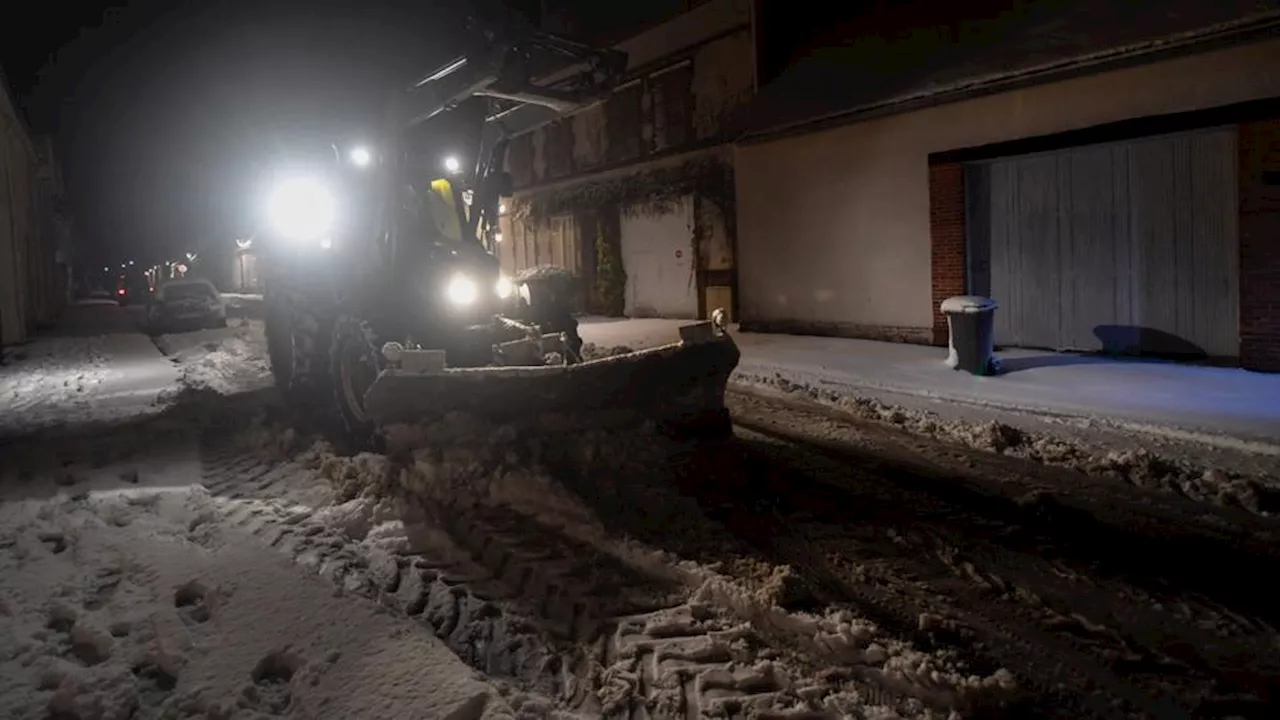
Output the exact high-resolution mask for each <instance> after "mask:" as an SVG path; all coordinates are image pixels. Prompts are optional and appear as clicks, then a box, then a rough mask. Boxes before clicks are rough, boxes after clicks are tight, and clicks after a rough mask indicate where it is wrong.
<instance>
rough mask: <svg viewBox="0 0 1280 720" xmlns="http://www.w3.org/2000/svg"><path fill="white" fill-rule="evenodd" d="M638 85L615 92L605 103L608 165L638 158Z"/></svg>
mask: <svg viewBox="0 0 1280 720" xmlns="http://www.w3.org/2000/svg"><path fill="white" fill-rule="evenodd" d="M640 89H641V86H640V83H635V84H634V85H631V86H629V87H626V88H624V89H622V90H619V91H617V92H616V93H614V94H613V97H611V98H609V100H608V101H606V102H605V114H606V116H607V117H606V120H605V127H606V133H607V136H608V137H607V140H606V142H607V144H608V159H609V162H610V163H616V162H625V161H627V160H634V159H636V158H638V157H640Z"/></svg>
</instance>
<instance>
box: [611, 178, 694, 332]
mask: <svg viewBox="0 0 1280 720" xmlns="http://www.w3.org/2000/svg"><path fill="white" fill-rule="evenodd" d="M621 225H622V267H623V269H624V270H626V273H627V297H626V308H625V312H626V314H627V316H628V317H669V318H693V317H696V316H697V314H698V283H697V279H696V278H695V277H694V266H693V203H691V202H689V200H688V198H685V199H684V200H683V201H681V202H680V203H678V204H677V205H676V206H675V207H674V208H673V209H672V212H669V213H665V214H662V215H636V216H634V217H628V216H627V215H626V214H625V213H624V214H623V217H622V223H621Z"/></svg>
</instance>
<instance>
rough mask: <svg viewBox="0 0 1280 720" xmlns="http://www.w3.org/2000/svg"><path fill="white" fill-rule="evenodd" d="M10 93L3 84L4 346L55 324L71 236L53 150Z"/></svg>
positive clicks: (0, 326)
mask: <svg viewBox="0 0 1280 720" xmlns="http://www.w3.org/2000/svg"><path fill="white" fill-rule="evenodd" d="M7 90H8V88H7V87H3V83H0V345H10V344H13V343H17V342H22V341H23V340H25V339H26V338H27V336H28V334H29V333H30V332H31V331H32V330H34V329H36V328H38V327H41V326H44V325H47V324H49V323H51V322H53V320H54V319H55V317H56V316H57V314H58V313H59V312H60V311H61V310H62V308H63V307H64V306H65V304H66V297H67V292H68V288H67V277H68V275H69V272H68V270H67V266H68V265H69V262H70V258H69V256H65V257H63V261H64V262H63V263H62V270H61V272H59V249H60V248H59V241H58V238H59V233H63V234H66V233H69V231H70V230H69V221H68V220H67V216H66V213H65V212H64V210H65V203H64V202H63V198H62V188H61V174H60V173H59V172H58V171H57V167H58V164H57V161H56V158H55V157H54V154H53V151H52V144H51V143H49V142H48V141H37V140H35V139H33V136H32V134H31V133H30V131H29V130H28V128H27V126H26V124H25V123H24V122H23V121H22V120H21V118H20V116H19V114H18V112H17V108H16V106H15V105H14V103H13V101H12V99H11V97H10V95H9V93H8V91H7ZM66 244H67V245H69V242H67V243H66Z"/></svg>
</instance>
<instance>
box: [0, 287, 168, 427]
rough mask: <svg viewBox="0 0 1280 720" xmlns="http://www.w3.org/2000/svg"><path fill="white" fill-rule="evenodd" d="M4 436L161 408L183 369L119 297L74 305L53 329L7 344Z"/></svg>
mask: <svg viewBox="0 0 1280 720" xmlns="http://www.w3.org/2000/svg"><path fill="white" fill-rule="evenodd" d="M3 352H4V365H3V366H0V437H5V436H12V435H14V434H21V433H25V432H29V431H33V430H38V429H41V428H45V427H49V426H52V425H65V424H69V423H80V422H91V421H98V420H112V419H116V418H123V417H130V416H137V415H139V414H145V413H147V412H150V411H155V410H159V409H160V407H159V406H158V402H157V401H158V399H159V397H160V394H161V393H163V392H164V391H165V390H168V389H171V388H173V387H175V386H176V384H177V381H178V369H177V368H175V367H174V366H173V363H171V362H169V361H168V360H167V359H166V358H165V357H164V356H163V355H162V354H161V353H160V351H159V350H157V349H156V346H155V344H154V343H152V342H151V340H150V339H149V338H148V337H147V336H146V335H143V334H142V333H141V332H140V331H139V330H138V329H137V327H136V325H135V324H134V322H133V321H132V320H131V319H130V317H129V316H128V314H127V313H126V311H125V310H124V309H123V308H121V307H119V306H118V305H116V304H114V303H109V304H108V303H95V304H83V305H73V306H71V307H69V308H67V311H66V313H65V314H64V315H63V317H62V318H61V320H60V321H59V323H58V326H57V328H55V329H54V330H53V331H52V332H50V333H47V334H45V335H41V336H38V337H35V338H33V339H32V340H31V341H30V342H27V343H24V344H22V345H18V346H14V347H8V348H5V349H4V350H3Z"/></svg>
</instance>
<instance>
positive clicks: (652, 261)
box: [498, 0, 754, 318]
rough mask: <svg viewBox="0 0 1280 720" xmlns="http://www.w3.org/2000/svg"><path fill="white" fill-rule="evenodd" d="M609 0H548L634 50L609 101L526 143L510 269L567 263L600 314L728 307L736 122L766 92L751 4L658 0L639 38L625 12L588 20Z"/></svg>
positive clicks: (513, 155)
mask: <svg viewBox="0 0 1280 720" xmlns="http://www.w3.org/2000/svg"><path fill="white" fill-rule="evenodd" d="M596 5H598V4H592V3H570V4H567V5H565V4H557V3H545V4H544V8H543V13H542V18H543V23H542V24H543V26H544V27H545V28H546V29H547V30H550V31H552V32H571V33H572V34H573V35H574V36H577V37H583V38H584V39H586V40H588V41H596V42H598V41H600V40H601V39H602V38H604V39H607V40H610V41H611V40H613V39H614V38H617V37H621V38H623V39H621V40H619V41H618V42H616V43H615V44H614V46H615V47H617V48H619V49H621V50H624V51H626V52H627V53H628V56H629V65H628V76H627V78H626V79H625V81H624V82H623V83H621V84H620V85H619V87H617V88H616V89H615V90H614V92H613V94H612V95H611V96H610V97H609V98H608V99H606V100H605V101H604V102H603V103H600V104H597V105H595V106H593V107H590V108H587V109H584V110H582V111H580V112H578V113H576V114H574V115H572V116H569V117H564V118H561V119H559V120H557V121H556V122H554V123H552V124H550V125H546V126H543V127H541V128H538V129H536V130H533V131H531V132H529V133H525V134H523V135H520V136H516V137H515V138H513V140H512V142H511V146H510V149H509V151H508V157H507V169H508V171H509V172H510V173H511V175H512V178H513V181H514V187H515V195H514V197H513V198H511V200H509V201H508V202H506V203H505V205H504V211H503V212H504V214H503V217H502V219H501V222H500V227H501V230H502V232H501V238H502V242H501V243H500V244H499V247H498V254H499V257H500V258H501V260H502V264H503V267H504V269H505V270H506V271H507V272H511V273H515V272H519V271H520V270H523V269H526V268H530V267H536V266H539V265H547V264H554V265H560V266H562V267H565V268H567V269H569V270H570V271H571V272H573V273H574V275H575V276H576V277H577V278H578V279H579V281H580V298H581V306H582V309H584V310H588V311H591V312H595V313H602V314H609V315H627V316H633V317H676V318H693V317H701V316H705V314H706V313H707V312H709V311H710V309H714V308H716V307H724V308H725V309H726V310H728V309H730V308H732V306H733V304H734V302H735V297H734V294H735V293H734V284H735V272H736V270H735V268H736V265H735V259H734V257H735V252H734V244H735V229H734V225H735V221H736V219H737V215H736V211H735V209H734V200H733V193H734V189H733V167H732V151H731V148H730V146H729V145H728V144H727V142H726V141H727V138H726V135H725V134H724V132H723V129H724V122H725V119H726V118H727V117H729V115H730V114H731V113H732V112H733V111H734V109H735V108H737V107H738V106H740V105H741V104H742V103H744V102H745V101H746V100H747V99H749V98H750V97H751V95H752V93H753V91H754V74H753V72H752V62H753V50H752V47H753V44H752V36H751V22H750V4H749V3H748V2H746V0H706V1H702V2H688V1H687V0H685V1H683V2H682V1H681V0H676V1H675V2H674V3H672V2H668V3H666V5H668V6H670V7H663V6H662V4H661V3H658V4H654V5H652V6H650V7H651V13H650V16H649V17H648V21H647V22H643V20H644V18H633V19H632V23H631V31H630V34H628V32H629V31H628V30H627V29H626V28H621V29H620V28H618V27H616V19H615V21H614V25H615V26H613V27H610V28H608V31H607V32H599V33H593V32H591V28H590V25H589V23H585V22H581V21H575V17H579V16H578V15H575V13H576V12H585V11H583V10H582V8H587V9H590V8H592V7H596ZM639 5H640V4H637V7H639ZM575 8H576V9H575ZM597 9H599V8H597ZM653 12H657V13H659V14H658V16H657V17H654V16H653ZM597 14H598V13H597ZM601 17H606V18H607V17H610V16H609V14H608V13H606V14H604V15H602V16H601ZM636 27H639V28H640V29H639V30H638V31H635V28H636Z"/></svg>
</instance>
